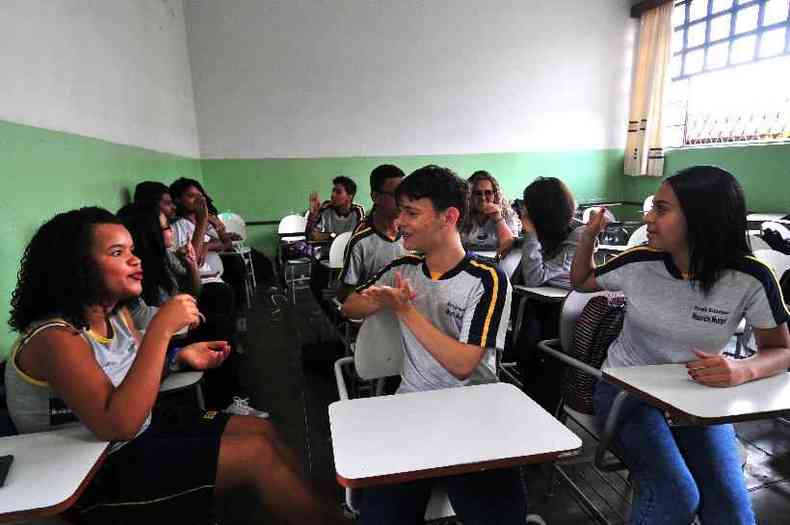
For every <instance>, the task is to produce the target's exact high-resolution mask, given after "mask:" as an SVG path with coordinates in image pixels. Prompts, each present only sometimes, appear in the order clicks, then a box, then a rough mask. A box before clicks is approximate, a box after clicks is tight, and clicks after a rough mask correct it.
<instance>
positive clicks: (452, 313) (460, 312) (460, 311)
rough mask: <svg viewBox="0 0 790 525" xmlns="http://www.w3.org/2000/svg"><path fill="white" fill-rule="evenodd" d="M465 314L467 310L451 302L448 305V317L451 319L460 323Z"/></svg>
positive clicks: (446, 311)
mask: <svg viewBox="0 0 790 525" xmlns="http://www.w3.org/2000/svg"><path fill="white" fill-rule="evenodd" d="M464 312H465V309H464V308H463V307H461V306H457V305H454V304H453V303H450V302H448V303H447V310H445V313H446V314H447V317H451V318H452V319H455V320H456V321H459V322H460V321H463V319H464Z"/></svg>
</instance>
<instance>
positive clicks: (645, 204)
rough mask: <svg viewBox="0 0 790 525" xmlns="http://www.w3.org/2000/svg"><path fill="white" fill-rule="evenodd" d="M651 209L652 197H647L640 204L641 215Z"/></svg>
mask: <svg viewBox="0 0 790 525" xmlns="http://www.w3.org/2000/svg"><path fill="white" fill-rule="evenodd" d="M652 209H653V196H652V195H648V196H647V197H645V200H644V202H643V203H642V213H647V212H649V211H650V210H652Z"/></svg>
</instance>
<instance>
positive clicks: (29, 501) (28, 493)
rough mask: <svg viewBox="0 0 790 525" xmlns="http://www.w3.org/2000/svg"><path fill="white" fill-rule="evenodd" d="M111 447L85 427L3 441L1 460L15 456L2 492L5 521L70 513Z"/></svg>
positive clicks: (1, 512) (0, 511)
mask: <svg viewBox="0 0 790 525" xmlns="http://www.w3.org/2000/svg"><path fill="white" fill-rule="evenodd" d="M108 446H109V442H107V441H99V440H98V439H96V438H95V437H94V436H93V434H92V433H91V432H90V431H89V430H88V429H86V428H85V427H82V426H74V427H68V428H64V429H59V430H54V431H52V432H39V433H36V434H24V435H19V436H9V437H3V438H0V455H6V454H12V455H13V456H14V462H13V463H12V464H11V470H10V471H9V472H8V477H7V478H6V480H5V485H4V486H3V487H0V518H2V517H7V516H3V515H5V514H8V513H23V512H25V513H26V512H31V511H36V514H38V515H39V516H47V515H53V514H57V513H59V512H62V511H64V510H66V509H67V508H68V507H70V506H71V505H72V504H73V503H74V501H75V500H76V498H77V497H78V496H79V492H80V491H81V490H80V489H83V488H84V487H82V484H83V481H85V480H86V479H90V477H92V470H93V469H94V466H98V465H100V464H101V461H100V460H102V458H103V455H104V452H105V450H106V449H107V447H108ZM72 498H73V499H72ZM69 500H71V501H69Z"/></svg>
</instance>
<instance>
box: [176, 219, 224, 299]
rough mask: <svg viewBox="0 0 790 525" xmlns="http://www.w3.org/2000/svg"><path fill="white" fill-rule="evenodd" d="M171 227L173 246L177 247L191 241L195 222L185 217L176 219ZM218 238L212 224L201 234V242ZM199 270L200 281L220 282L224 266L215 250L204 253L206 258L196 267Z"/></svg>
mask: <svg viewBox="0 0 790 525" xmlns="http://www.w3.org/2000/svg"><path fill="white" fill-rule="evenodd" d="M171 227H172V228H173V247H174V248H176V249H178V248H181V247H182V246H184V245H185V244H187V243H190V242H192V236H193V235H194V233H195V224H194V223H193V222H192V221H190V220H188V219H185V218H181V219H178V220H177V221H176V222H174V223H173V224H172V225H171ZM217 240H219V234H218V233H217V231H216V230H215V229H214V227H213V226H212V225H210V224H209V225H208V226H207V228H206V234H205V235H204V236H203V242H211V241H217ZM198 271H200V276H201V279H200V280H201V282H204V283H205V282H222V279H221V278H222V274H223V273H224V272H225V266H224V265H223V264H222V259H221V258H220V256H219V254H218V253H217V252H208V253H206V258H205V260H204V261H203V265H202V266H201V267H200V268H199V269H198Z"/></svg>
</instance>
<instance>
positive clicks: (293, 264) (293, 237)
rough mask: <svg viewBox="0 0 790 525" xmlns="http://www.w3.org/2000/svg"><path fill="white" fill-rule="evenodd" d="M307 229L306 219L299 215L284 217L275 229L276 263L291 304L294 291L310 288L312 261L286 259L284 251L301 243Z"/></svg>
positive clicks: (305, 238)
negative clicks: (277, 247)
mask: <svg viewBox="0 0 790 525" xmlns="http://www.w3.org/2000/svg"><path fill="white" fill-rule="evenodd" d="M305 228H307V218H306V217H302V216H301V215H296V214H294V215H286V216H285V217H283V218H282V219H280V224H279V225H278V227H277V234H278V235H279V236H280V243H279V254H278V261H279V263H280V267H281V268H282V272H283V280H284V281H285V285H286V286H287V287H288V289H289V290H290V292H291V302H292V303H293V304H296V291H297V290H308V289H309V288H310V266H311V264H312V260H311V259H310V258H309V257H295V258H292V259H287V258H286V256H285V250H286V249H287V247H288V245H291V244H294V243H297V242H303V241H306V240H307V237H305Z"/></svg>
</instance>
